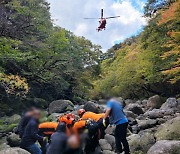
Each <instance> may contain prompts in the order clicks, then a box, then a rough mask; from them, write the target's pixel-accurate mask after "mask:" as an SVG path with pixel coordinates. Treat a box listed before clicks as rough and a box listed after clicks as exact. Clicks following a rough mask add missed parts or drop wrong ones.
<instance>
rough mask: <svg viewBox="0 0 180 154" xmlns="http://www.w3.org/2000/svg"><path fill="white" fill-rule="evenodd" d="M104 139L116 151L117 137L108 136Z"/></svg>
mask: <svg viewBox="0 0 180 154" xmlns="http://www.w3.org/2000/svg"><path fill="white" fill-rule="evenodd" d="M104 139H106V140H107V142H108V143H109V144H110V145H111V147H112V148H113V149H115V147H116V145H115V137H114V136H112V135H109V134H106V135H105V137H104Z"/></svg>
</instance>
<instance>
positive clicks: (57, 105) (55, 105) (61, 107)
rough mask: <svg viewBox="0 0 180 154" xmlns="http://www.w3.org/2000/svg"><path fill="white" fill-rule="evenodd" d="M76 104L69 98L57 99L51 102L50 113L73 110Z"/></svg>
mask: <svg viewBox="0 0 180 154" xmlns="http://www.w3.org/2000/svg"><path fill="white" fill-rule="evenodd" d="M73 108H74V104H73V103H72V102H71V101H69V100H56V101H53V102H52V103H50V104H49V113H50V114H51V113H64V112H67V111H73Z"/></svg>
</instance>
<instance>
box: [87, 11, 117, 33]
mask: <svg viewBox="0 0 180 154" xmlns="http://www.w3.org/2000/svg"><path fill="white" fill-rule="evenodd" d="M103 12H104V11H103V9H101V18H84V19H100V20H99V27H98V28H97V31H98V32H99V31H102V30H103V29H104V30H105V29H106V24H107V22H106V20H107V19H112V18H119V17H120V16H113V17H106V18H104V17H103Z"/></svg>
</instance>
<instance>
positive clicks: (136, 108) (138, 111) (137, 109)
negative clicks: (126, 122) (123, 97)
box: [125, 104, 144, 115]
mask: <svg viewBox="0 0 180 154" xmlns="http://www.w3.org/2000/svg"><path fill="white" fill-rule="evenodd" d="M125 109H126V110H127V111H132V112H133V113H134V114H137V115H140V114H143V113H144V111H143V110H142V108H141V107H140V105H138V104H129V105H127V106H126V107H125Z"/></svg>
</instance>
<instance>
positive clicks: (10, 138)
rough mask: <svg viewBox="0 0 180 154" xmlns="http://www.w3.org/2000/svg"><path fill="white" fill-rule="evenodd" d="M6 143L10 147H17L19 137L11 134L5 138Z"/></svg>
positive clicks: (19, 140) (19, 141)
mask: <svg viewBox="0 0 180 154" xmlns="http://www.w3.org/2000/svg"><path fill="white" fill-rule="evenodd" d="M7 142H8V144H9V145H10V146H11V147H17V146H20V143H21V139H20V138H19V135H16V134H15V133H12V134H10V135H9V136H8V137H7Z"/></svg>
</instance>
